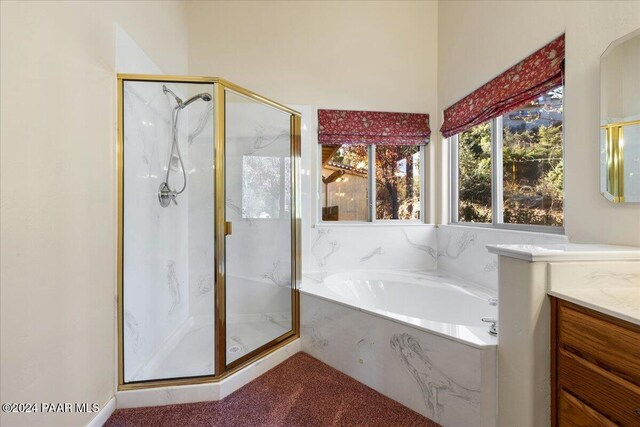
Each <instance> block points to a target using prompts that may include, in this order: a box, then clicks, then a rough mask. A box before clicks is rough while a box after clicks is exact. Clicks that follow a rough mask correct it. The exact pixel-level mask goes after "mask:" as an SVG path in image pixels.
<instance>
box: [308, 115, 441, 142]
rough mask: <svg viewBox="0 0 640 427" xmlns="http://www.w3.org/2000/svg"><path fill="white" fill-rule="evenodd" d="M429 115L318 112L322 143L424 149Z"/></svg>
mask: <svg viewBox="0 0 640 427" xmlns="http://www.w3.org/2000/svg"><path fill="white" fill-rule="evenodd" d="M429 135H431V129H429V115H428V114H413V113H383V112H378V111H345V110H318V143H319V144H325V145H342V144H389V145H423V144H427V143H428V142H429Z"/></svg>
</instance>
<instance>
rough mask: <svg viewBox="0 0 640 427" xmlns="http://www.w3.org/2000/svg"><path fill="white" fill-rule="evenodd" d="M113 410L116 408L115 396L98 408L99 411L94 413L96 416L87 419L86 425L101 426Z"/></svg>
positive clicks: (91, 426) (90, 426)
mask: <svg viewBox="0 0 640 427" xmlns="http://www.w3.org/2000/svg"><path fill="white" fill-rule="evenodd" d="M115 410H116V397H115V396H113V397H112V398H111V399H109V401H108V402H107V404H106V405H104V406H103V407H102V408H101V409H100V411H99V412H98V413H97V414H96V416H95V417H93V419H92V420H91V421H89V424H87V427H102V426H103V425H104V423H106V422H107V420H108V419H109V417H110V416H111V414H113V412H114V411H115Z"/></svg>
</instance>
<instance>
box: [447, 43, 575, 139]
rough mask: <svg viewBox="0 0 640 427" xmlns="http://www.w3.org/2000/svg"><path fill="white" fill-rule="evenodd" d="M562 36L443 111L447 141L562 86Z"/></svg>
mask: <svg viewBox="0 0 640 427" xmlns="http://www.w3.org/2000/svg"><path fill="white" fill-rule="evenodd" d="M563 66H564V34H563V35H561V36H560V37H558V38H557V39H555V40H554V41H552V42H551V43H549V44H548V45H546V46H545V47H543V48H542V49H540V50H538V51H537V52H535V53H534V54H532V55H530V56H529V57H527V58H525V59H524V60H523V61H521V62H519V63H518V64H516V65H514V66H513V67H511V68H509V69H508V70H507V71H505V72H504V73H502V74H500V75H499V76H498V77H496V78H495V79H493V80H491V81H490V82H489V83H487V84H485V85H484V86H482V87H481V88H480V89H478V90H476V91H475V92H473V93H471V94H470V95H467V96H466V97H464V98H462V99H461V100H460V101H458V102H456V103H455V104H453V105H452V106H451V107H449V108H447V109H446V110H445V111H444V123H443V124H442V127H441V128H440V131H441V132H442V135H443V136H444V137H445V138H448V137H450V136H452V135H455V134H457V133H460V132H463V131H465V130H468V129H470V128H472V127H473V126H476V125H479V124H480V123H484V122H486V121H487V120H491V119H493V118H495V117H498V116H500V115H502V114H504V113H506V112H508V111H512V110H515V109H516V108H518V107H521V106H523V105H526V104H527V103H529V102H531V101H533V100H534V99H536V98H537V97H538V96H540V95H541V94H543V93H545V92H546V91H548V90H550V89H552V88H554V87H556V86H558V85H561V84H562V72H563Z"/></svg>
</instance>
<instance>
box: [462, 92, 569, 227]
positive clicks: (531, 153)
mask: <svg viewBox="0 0 640 427" xmlns="http://www.w3.org/2000/svg"><path fill="white" fill-rule="evenodd" d="M562 101H563V87H562V86H558V87H556V88H554V89H552V90H550V91H547V92H546V93H545V94H543V95H542V96H540V97H538V98H537V99H536V100H535V101H533V102H531V103H529V104H528V105H526V106H524V107H520V108H518V109H516V110H513V111H510V112H508V113H506V114H504V115H502V116H500V117H497V118H495V119H493V120H490V121H487V122H485V123H483V124H480V125H477V126H475V127H473V128H471V129H469V130H467V131H464V132H461V133H459V134H457V135H455V136H454V137H453V138H452V156H451V157H452V171H453V172H454V174H453V175H452V184H454V185H452V190H453V191H452V192H453V194H452V201H453V202H454V205H452V222H470V223H484V224H494V225H504V224H509V225H511V226H515V227H518V226H547V227H556V228H557V229H561V228H560V227H562V225H563V201H564V197H563V138H562Z"/></svg>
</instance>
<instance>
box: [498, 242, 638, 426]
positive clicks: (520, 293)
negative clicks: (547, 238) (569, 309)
mask: <svg viewBox="0 0 640 427" xmlns="http://www.w3.org/2000/svg"><path fill="white" fill-rule="evenodd" d="M488 249H489V251H491V252H493V253H496V254H498V255H499V261H498V268H499V277H500V284H499V293H498V296H499V299H500V304H499V306H498V319H499V322H498V327H499V334H500V335H499V336H500V346H498V425H499V426H512V425H527V426H529V425H531V426H546V425H550V423H551V415H550V377H549V372H550V369H551V366H550V364H551V361H550V353H549V343H550V322H551V310H550V301H549V297H548V293H550V294H557V295H558V296H559V297H561V298H562V297H563V296H564V297H565V298H567V296H568V298H567V299H568V300H570V301H572V302H576V303H578V304H580V302H579V301H580V299H582V300H583V303H584V302H587V303H588V304H590V305H587V307H590V308H594V309H596V310H598V309H599V310H600V311H602V312H605V313H607V314H612V315H614V314H617V315H618V317H620V318H624V319H625V320H628V319H629V318H630V316H631V318H633V317H634V316H635V314H634V312H635V311H636V309H637V307H634V301H638V297H637V296H635V297H633V296H632V297H631V299H626V298H627V297H629V295H630V294H633V293H634V292H636V291H637V290H638V289H640V283H639V281H638V279H639V277H640V276H639V271H640V252H638V250H637V249H638V248H629V247H619V246H608V245H580V244H568V245H567V244H561V245H538V246H536V245H489V246H488ZM620 260H623V261H620ZM571 298H574V299H573V300H572V299H571Z"/></svg>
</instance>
